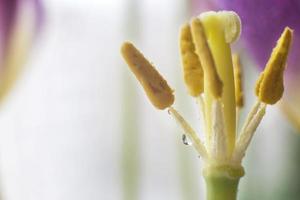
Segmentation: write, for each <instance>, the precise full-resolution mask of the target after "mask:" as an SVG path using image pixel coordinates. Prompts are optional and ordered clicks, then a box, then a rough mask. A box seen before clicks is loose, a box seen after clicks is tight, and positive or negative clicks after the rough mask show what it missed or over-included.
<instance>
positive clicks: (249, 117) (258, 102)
mask: <svg viewBox="0 0 300 200" xmlns="http://www.w3.org/2000/svg"><path fill="white" fill-rule="evenodd" d="M261 105H262V103H261V102H260V101H257V102H256V103H255V104H254V106H253V108H252V109H251V111H250V112H249V114H248V116H247V118H246V121H245V123H244V125H243V128H242V130H241V132H244V131H245V129H246V128H247V127H248V125H249V123H250V122H251V121H252V119H253V117H254V116H255V115H256V113H257V112H258V109H259V108H260V106H261Z"/></svg>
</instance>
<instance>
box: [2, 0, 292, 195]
mask: <svg viewBox="0 0 300 200" xmlns="http://www.w3.org/2000/svg"><path fill="white" fill-rule="evenodd" d="M190 5H191V4H190V2H189V1H184V0H164V1H162V0H140V1H138V0H136V1H134V0H107V1H105V0H44V8H45V22H44V24H43V29H42V31H41V34H40V35H39V37H38V38H37V40H36V43H35V45H34V47H33V49H32V51H31V54H30V57H29V59H28V62H27V64H26V66H25V70H24V73H23V74H22V76H21V77H20V79H19V80H18V81H17V83H16V85H15V87H14V89H13V91H12V92H11V93H10V94H9V96H8V97H7V99H6V101H5V102H4V103H3V104H2V105H1V112H0V159H1V163H0V172H1V176H0V182H1V194H2V196H3V199H5V200H6V199H7V200H53V199H55V200H67V199H70V200H83V199H88V200H118V199H125V200H135V199H142V200H153V199H155V200H160V199H164V200H166V199H172V200H181V199H182V200H183V199H186V200H196V199H204V192H205V190H204V186H203V180H202V177H201V164H202V163H201V160H200V159H199V158H198V157H197V155H196V153H195V152H194V151H193V149H192V147H188V146H184V145H183V144H182V142H181V131H180V130H179V129H178V127H177V126H176V124H175V122H174V121H172V119H171V118H170V117H169V116H168V114H167V112H166V111H158V110H156V109H154V108H153V107H152V105H151V104H150V103H149V101H148V99H147V98H146V97H145V95H144V93H143V91H142V89H141V87H140V86H139V85H138V83H137V82H136V80H135V79H134V77H133V75H132V74H131V73H130V71H129V70H128V69H127V67H126V65H125V64H124V62H123V60H122V58H121V56H120V53H119V48H120V45H121V43H122V41H124V40H131V41H133V42H134V43H135V44H136V45H137V46H138V47H139V48H140V49H141V50H142V51H143V52H144V53H145V55H147V57H148V58H149V59H150V60H152V61H153V62H154V64H155V65H156V66H157V68H158V69H159V71H160V72H161V73H162V74H163V75H164V76H165V77H166V79H167V80H168V81H169V83H170V85H172V86H173V88H174V89H175V95H176V104H175V107H176V108H178V110H180V111H181V113H182V114H183V115H184V116H185V117H186V118H187V119H188V120H189V121H190V122H191V123H192V124H193V126H194V127H195V128H197V129H198V130H199V131H200V132H201V123H200V121H199V120H198V118H199V117H198V116H199V114H198V112H197V107H196V104H195V102H194V100H193V99H191V98H190V97H189V96H188V95H187V92H186V90H185V88H184V85H183V81H182V78H181V66H180V59H179V55H178V47H177V46H178V41H177V39H178V30H179V27H180V25H181V24H182V23H184V22H185V21H186V20H187V19H188V18H189V17H190V14H189V13H191V8H190ZM238 49H240V50H241V51H243V52H244V50H243V49H242V47H238ZM243 59H244V60H243V63H244V64H245V68H246V69H245V82H246V83H245V90H246V92H247V94H248V95H247V98H246V101H247V106H246V108H245V110H246V111H248V110H249V107H250V106H252V104H253V103H254V96H253V94H252V93H253V87H254V82H255V79H256V77H257V75H258V72H257V71H256V69H255V67H254V66H253V63H252V62H251V61H250V60H249V57H248V56H246V54H245V53H244V54H243ZM242 117H244V115H243V116H242ZM288 132H291V128H290V127H289V126H288V124H287V122H286V121H285V120H284V119H283V117H282V116H281V114H280V112H279V111H278V110H277V109H276V108H275V107H270V108H269V109H268V111H267V117H266V118H265V119H264V120H263V124H262V125H261V126H260V127H259V130H258V132H257V134H256V135H255V138H254V141H253V143H252V144H251V147H250V150H249V153H248V154H247V158H246V160H245V166H246V176H245V177H244V178H243V179H242V183H241V185H240V191H241V192H240V199H249V200H250V199H273V196H272V195H274V192H273V191H275V190H277V189H278V188H280V187H282V186H281V184H280V183H278V180H279V176H280V174H284V173H285V171H286V169H287V167H286V165H284V161H285V160H288V158H286V157H287V156H286V155H288V154H289V153H290V152H289V149H288V148H287V147H288V146H289V144H290V143H289V142H290V141H291V140H293V138H292V137H293V136H291V135H292V134H291V133H288ZM250 194H251V195H250ZM255 195H256V196H255Z"/></svg>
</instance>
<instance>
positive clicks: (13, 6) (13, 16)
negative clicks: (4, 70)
mask: <svg viewBox="0 0 300 200" xmlns="http://www.w3.org/2000/svg"><path fill="white" fill-rule="evenodd" d="M24 9H29V12H32V14H33V19H26V18H24V16H22V13H24V12H23V11H24ZM19 20H34V22H33V23H34V24H35V26H34V30H32V31H33V32H36V31H38V30H39V29H40V27H41V23H42V20H43V8H42V5H41V2H40V0H0V44H1V46H0V63H2V62H3V60H4V58H5V56H6V55H5V53H6V50H7V48H8V46H9V43H10V37H11V36H12V35H13V33H12V32H13V31H14V28H15V26H16V25H17V24H18V22H19Z"/></svg>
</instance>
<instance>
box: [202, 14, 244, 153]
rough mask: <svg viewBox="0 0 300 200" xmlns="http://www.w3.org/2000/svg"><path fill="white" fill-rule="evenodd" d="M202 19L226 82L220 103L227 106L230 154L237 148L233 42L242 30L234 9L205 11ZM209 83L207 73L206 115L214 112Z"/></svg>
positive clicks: (219, 70) (210, 45)
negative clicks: (231, 45) (235, 146)
mask: <svg viewBox="0 0 300 200" xmlns="http://www.w3.org/2000/svg"><path fill="white" fill-rule="evenodd" d="M199 18H200V20H201V22H202V25H203V27H204V30H205V35H206V38H207V43H208V46H209V48H210V50H211V53H212V56H213V59H214V61H215V65H216V69H217V72H218V75H219V76H220V79H221V80H222V82H223V95H222V99H221V102H222V104H223V106H224V121H225V123H224V124H225V129H226V134H227V140H228V152H229V155H230V154H231V153H232V151H233V149H234V145H235V135H236V105H235V88H234V76H233V66H232V54H231V48H230V43H232V42H234V40H236V39H237V38H238V37H239V34H240V29H241V25H240V20H239V17H238V16H237V15H236V14H233V12H231V11H222V12H212V11H211V12H205V13H202V14H201V15H200V16H199ZM200 60H201V58H200ZM206 83H207V82H206V77H205V76H204V95H205V103H206V114H207V115H210V113H211V112H212V104H213V97H212V95H211V94H210V92H209V88H207V87H208V86H207V85H206ZM206 124H207V127H208V131H207V132H208V135H211V126H212V123H211V120H209V119H208V120H207V122H206Z"/></svg>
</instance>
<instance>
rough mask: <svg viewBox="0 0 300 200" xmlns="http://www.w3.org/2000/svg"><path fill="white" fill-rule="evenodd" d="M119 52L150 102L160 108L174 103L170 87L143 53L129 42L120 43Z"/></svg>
mask: <svg viewBox="0 0 300 200" xmlns="http://www.w3.org/2000/svg"><path fill="white" fill-rule="evenodd" d="M121 53H122V55H123V57H124V59H125V61H126V63H127V64H128V66H129V68H130V69H131V71H132V72H133V73H134V75H135V76H136V78H137V79H138V81H139V82H140V84H141V85H142V86H143V88H144V90H145V92H146V94H147V96H148V98H149V99H150V101H151V103H152V104H153V105H154V106H155V107H156V108H158V109H161V110H162V109H165V108H167V107H169V106H171V105H172V104H173V103H174V95H173V91H172V89H171V88H170V86H169V85H168V83H167V81H166V80H165V79H164V78H163V77H162V76H161V75H160V74H159V72H158V71H157V70H156V69H155V68H154V66H153V65H152V64H151V63H150V62H149V61H148V60H147V59H146V58H145V57H144V56H143V54H142V53H141V52H139V51H138V50H137V49H136V48H135V47H134V45H133V44H131V43H129V42H125V43H124V44H123V45H122V47H121Z"/></svg>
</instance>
